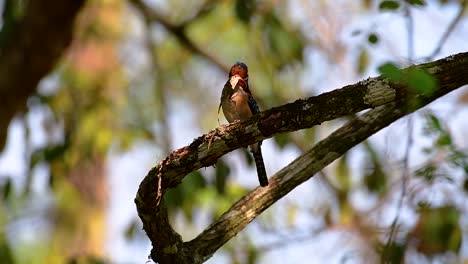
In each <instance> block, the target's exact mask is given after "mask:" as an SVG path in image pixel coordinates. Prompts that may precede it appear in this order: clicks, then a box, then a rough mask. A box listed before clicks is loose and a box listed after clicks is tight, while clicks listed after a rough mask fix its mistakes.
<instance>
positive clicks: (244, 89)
mask: <svg viewBox="0 0 468 264" xmlns="http://www.w3.org/2000/svg"><path fill="white" fill-rule="evenodd" d="M228 77H229V78H228V80H227V82H226V84H225V85H224V88H223V92H222V93H221V102H220V104H219V108H218V113H219V109H220V108H222V109H223V114H224V116H225V117H226V120H227V121H228V122H229V123H235V122H239V121H244V120H247V119H249V118H250V117H252V116H253V115H255V114H257V113H259V112H260V109H259V107H258V104H257V102H256V101H255V99H254V97H253V96H252V93H251V92H250V89H249V73H248V67H247V65H246V64H245V63H243V62H236V63H235V64H234V65H232V67H231V69H230V71H229V76H228ZM261 145H262V142H261V141H260V142H257V143H254V144H252V145H250V146H249V149H250V152H252V155H253V157H254V161H255V166H256V167H257V174H258V180H259V182H260V186H262V187H265V186H268V177H267V174H266V170H265V163H264V162H263V156H262V149H261Z"/></svg>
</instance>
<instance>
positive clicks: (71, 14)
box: [0, 0, 85, 150]
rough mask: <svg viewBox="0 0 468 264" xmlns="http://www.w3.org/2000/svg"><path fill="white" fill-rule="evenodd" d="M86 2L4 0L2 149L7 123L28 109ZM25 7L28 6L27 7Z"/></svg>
mask: <svg viewBox="0 0 468 264" xmlns="http://www.w3.org/2000/svg"><path fill="white" fill-rule="evenodd" d="M84 2H85V1H84V0H76V1H61V0H44V1H16V0H6V1H4V9H3V22H4V24H3V28H2V31H1V33H0V105H1V106H2V111H0V150H3V148H4V146H5V140H6V136H7V129H8V124H9V123H10V121H11V119H12V118H13V117H14V115H15V114H17V113H18V112H23V111H25V110H26V100H27V99H28V97H29V96H30V95H32V94H34V93H35V91H36V86H37V84H38V83H39V80H40V79H41V78H42V77H44V76H45V75H46V74H47V73H48V72H50V71H51V69H52V68H53V67H54V65H55V63H56V62H57V60H58V59H59V58H60V56H61V55H62V54H63V52H64V51H65V50H66V48H67V47H68V46H69V45H70V43H71V40H72V36H73V24H74V21H75V18H76V16H77V14H78V12H79V10H80V8H81V7H82V6H83V4H84ZM22 5H25V6H24V7H23V6H22Z"/></svg>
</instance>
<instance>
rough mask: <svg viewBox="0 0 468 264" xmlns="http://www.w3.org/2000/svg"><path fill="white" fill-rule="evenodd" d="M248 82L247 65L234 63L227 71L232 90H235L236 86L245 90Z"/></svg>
mask: <svg viewBox="0 0 468 264" xmlns="http://www.w3.org/2000/svg"><path fill="white" fill-rule="evenodd" d="M248 81H249V70H248V68H247V65H246V64H245V63H243V62H236V63H235V64H234V65H232V67H231V70H230V71H229V82H230V83H231V87H232V89H235V88H236V87H237V86H238V85H239V86H241V87H242V88H245V87H246V86H247V85H248Z"/></svg>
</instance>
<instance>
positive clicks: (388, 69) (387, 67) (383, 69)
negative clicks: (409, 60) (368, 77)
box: [377, 62, 403, 82]
mask: <svg viewBox="0 0 468 264" xmlns="http://www.w3.org/2000/svg"><path fill="white" fill-rule="evenodd" d="M377 69H378V71H379V72H380V73H381V74H382V75H383V76H384V77H385V78H387V79H389V80H390V81H393V82H399V81H401V80H402V79H403V73H402V71H401V69H400V68H398V67H397V66H396V65H395V64H393V63H391V62H387V63H384V64H382V65H380V66H379V67H378V68H377Z"/></svg>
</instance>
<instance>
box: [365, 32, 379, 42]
mask: <svg viewBox="0 0 468 264" xmlns="http://www.w3.org/2000/svg"><path fill="white" fill-rule="evenodd" d="M367 40H368V41H369V43H370V44H377V42H379V37H378V36H377V35H376V34H375V33H371V34H369V35H368V36H367Z"/></svg>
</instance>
